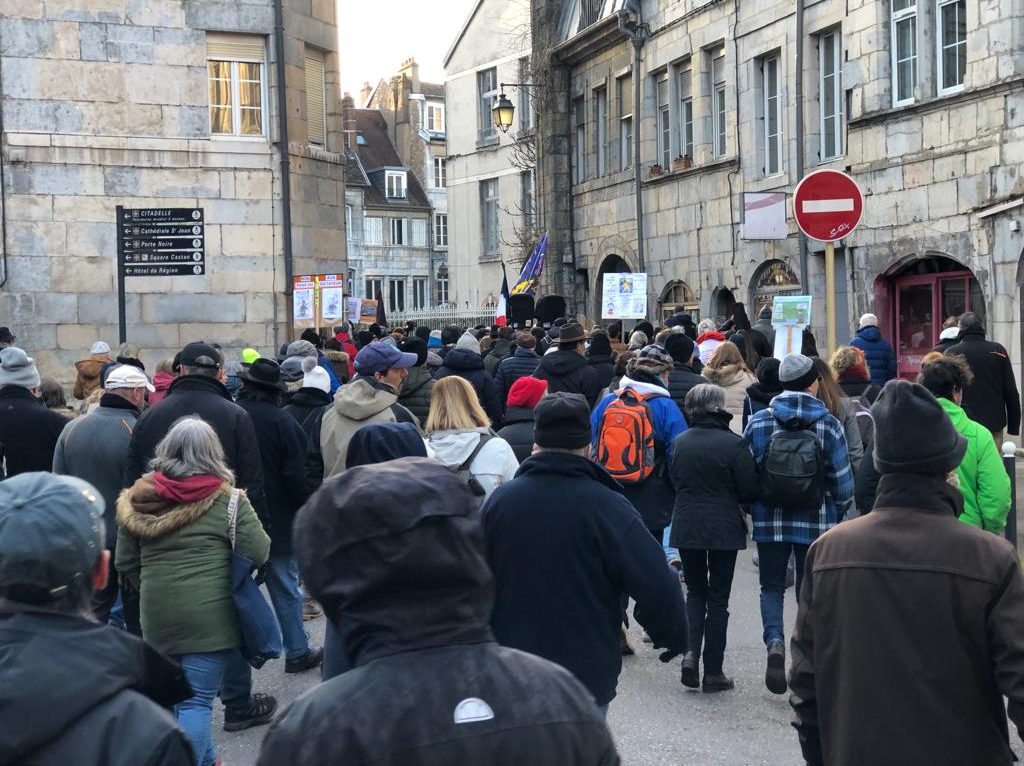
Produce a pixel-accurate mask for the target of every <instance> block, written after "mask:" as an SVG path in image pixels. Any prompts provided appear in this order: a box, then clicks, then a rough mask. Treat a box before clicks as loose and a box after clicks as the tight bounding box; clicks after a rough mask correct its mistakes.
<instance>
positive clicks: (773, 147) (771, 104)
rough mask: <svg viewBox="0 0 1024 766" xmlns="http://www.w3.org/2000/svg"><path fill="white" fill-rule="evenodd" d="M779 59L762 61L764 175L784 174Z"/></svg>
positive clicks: (771, 58) (770, 57)
mask: <svg viewBox="0 0 1024 766" xmlns="http://www.w3.org/2000/svg"><path fill="white" fill-rule="evenodd" d="M779 75H780V72H779V57H778V56H777V55H776V56H768V57H766V58H763V59H761V92H762V102H761V103H762V108H763V110H764V174H765V175H766V176H773V175H775V174H777V173H781V172H782V84H781V82H780V81H779Z"/></svg>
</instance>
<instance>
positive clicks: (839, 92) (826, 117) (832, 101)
mask: <svg viewBox="0 0 1024 766" xmlns="http://www.w3.org/2000/svg"><path fill="white" fill-rule="evenodd" d="M841 61H842V44H841V38H840V36H839V31H838V30H832V31H831V32H825V33H824V34H821V35H818V112H819V116H820V123H821V125H820V128H821V154H820V155H819V156H820V158H821V160H822V161H823V162H824V161H826V160H834V159H835V158H836V157H840V156H842V154H843V86H842V77H841V70H842V65H841V63H840V62H841Z"/></svg>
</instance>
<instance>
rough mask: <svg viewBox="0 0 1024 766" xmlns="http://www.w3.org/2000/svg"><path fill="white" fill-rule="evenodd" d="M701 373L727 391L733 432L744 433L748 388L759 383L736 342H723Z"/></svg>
mask: <svg viewBox="0 0 1024 766" xmlns="http://www.w3.org/2000/svg"><path fill="white" fill-rule="evenodd" d="M701 375H703V376H704V379H705V380H706V381H707V382H709V383H714V384H715V385H716V386H720V387H721V388H722V389H723V390H724V391H725V411H726V412H728V413H729V414H731V415H732V420H731V421H730V424H729V427H730V428H732V430H733V433H736V434H740V433H742V432H743V408H744V404H745V402H746V400H747V389H749V388H750V387H751V386H752V385H754V384H755V383H757V376H756V375H754V373H752V372H751V371H750V368H749V367H747V363H746V361H744V359H743V355H742V354H741V353H740V350H739V349H738V348H737V347H736V345H735V344H734V343H729V342H726V343H723V344H721V345H720V346H719V347H718V348H716V349H715V353H713V354H712V355H711V358H710V359H709V360H708V363H707V364H706V365H704V370H703V371H702V372H701Z"/></svg>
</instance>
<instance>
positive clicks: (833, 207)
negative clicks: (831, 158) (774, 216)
mask: <svg viewBox="0 0 1024 766" xmlns="http://www.w3.org/2000/svg"><path fill="white" fill-rule="evenodd" d="M863 212H864V195H863V194H862V193H861V190H860V187H859V186H857V182H856V181H854V180H853V179H852V178H850V177H849V176H848V175H846V173H842V172H840V171H838V170H815V171H814V172H813V173H809V174H808V175H806V176H804V177H803V179H802V180H801V181H800V183H798V184H797V185H796V191H795V192H794V193H793V214H794V215H795V216H796V223H797V226H799V227H800V231H802V232H803V233H804V234H806V235H807V236H808V237H810V238H811V239H816V240H818V241H819V242H835V241H836V240H839V239H842V238H843V237H848V236H850V234H851V233H852V232H853V230H854V229H856V228H857V224H858V223H860V217H861V214H862V213H863Z"/></svg>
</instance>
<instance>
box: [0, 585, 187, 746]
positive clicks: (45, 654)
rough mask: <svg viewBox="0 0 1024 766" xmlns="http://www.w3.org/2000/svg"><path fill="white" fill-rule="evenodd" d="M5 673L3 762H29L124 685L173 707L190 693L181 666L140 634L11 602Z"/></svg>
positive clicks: (0, 661) (4, 631)
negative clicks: (46, 690) (31, 756)
mask: <svg viewBox="0 0 1024 766" xmlns="http://www.w3.org/2000/svg"><path fill="white" fill-rule="evenodd" d="M55 658H60V661H59V662H56V661H54V660H55ZM0 678H3V679H4V680H3V683H2V684H0V763H22V762H23V761H24V760H25V759H26V758H28V756H29V755H30V754H31V753H33V752H35V751H37V750H39V749H41V748H43V747H45V746H46V745H48V744H50V743H52V742H55V741H57V740H59V739H60V738H61V736H62V735H63V734H64V733H65V732H66V731H67V730H68V729H69V728H70V727H71V726H72V725H73V724H74V723H75V722H76V721H78V720H79V719H81V718H82V717H83V716H85V715H86V714H87V713H89V711H91V710H93V709H94V708H96V707H97V706H98V705H100V704H102V703H104V702H105V701H107V700H109V699H111V698H113V697H114V696H116V695H117V694H119V693H121V692H123V691H125V690H129V689H131V690H134V691H137V692H139V693H140V694H143V695H145V696H147V697H149V698H150V699H151V700H153V701H154V702H156V703H157V704H161V705H164V706H167V707H170V706H171V705H173V704H176V703H178V702H181V701H182V700H185V699H188V698H189V697H190V696H191V689H190V688H189V686H188V683H187V682H186V681H185V676H184V673H182V671H181V668H179V667H178V666H177V665H175V664H174V663H172V662H171V661H170V660H168V659H167V658H166V657H164V656H163V655H161V654H159V653H158V652H157V651H156V650H155V649H153V648H152V647H150V646H149V645H148V644H146V643H144V642H143V641H142V640H141V639H138V638H136V637H135V636H132V635H131V634H129V633H126V632H125V631H121V630H116V629H114V628H110V627H108V626H106V625H100V624H98V623H95V622H93V621H91V620H88V619H86V618H84V617H78V616H76V615H70V614H59V613H55V612H50V611H48V610H44V609H35V608H32V607H27V606H22V605H20V604H13V603H11V602H4V601H0ZM40 689H50V690H55V691H57V692H58V693H51V694H40Z"/></svg>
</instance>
